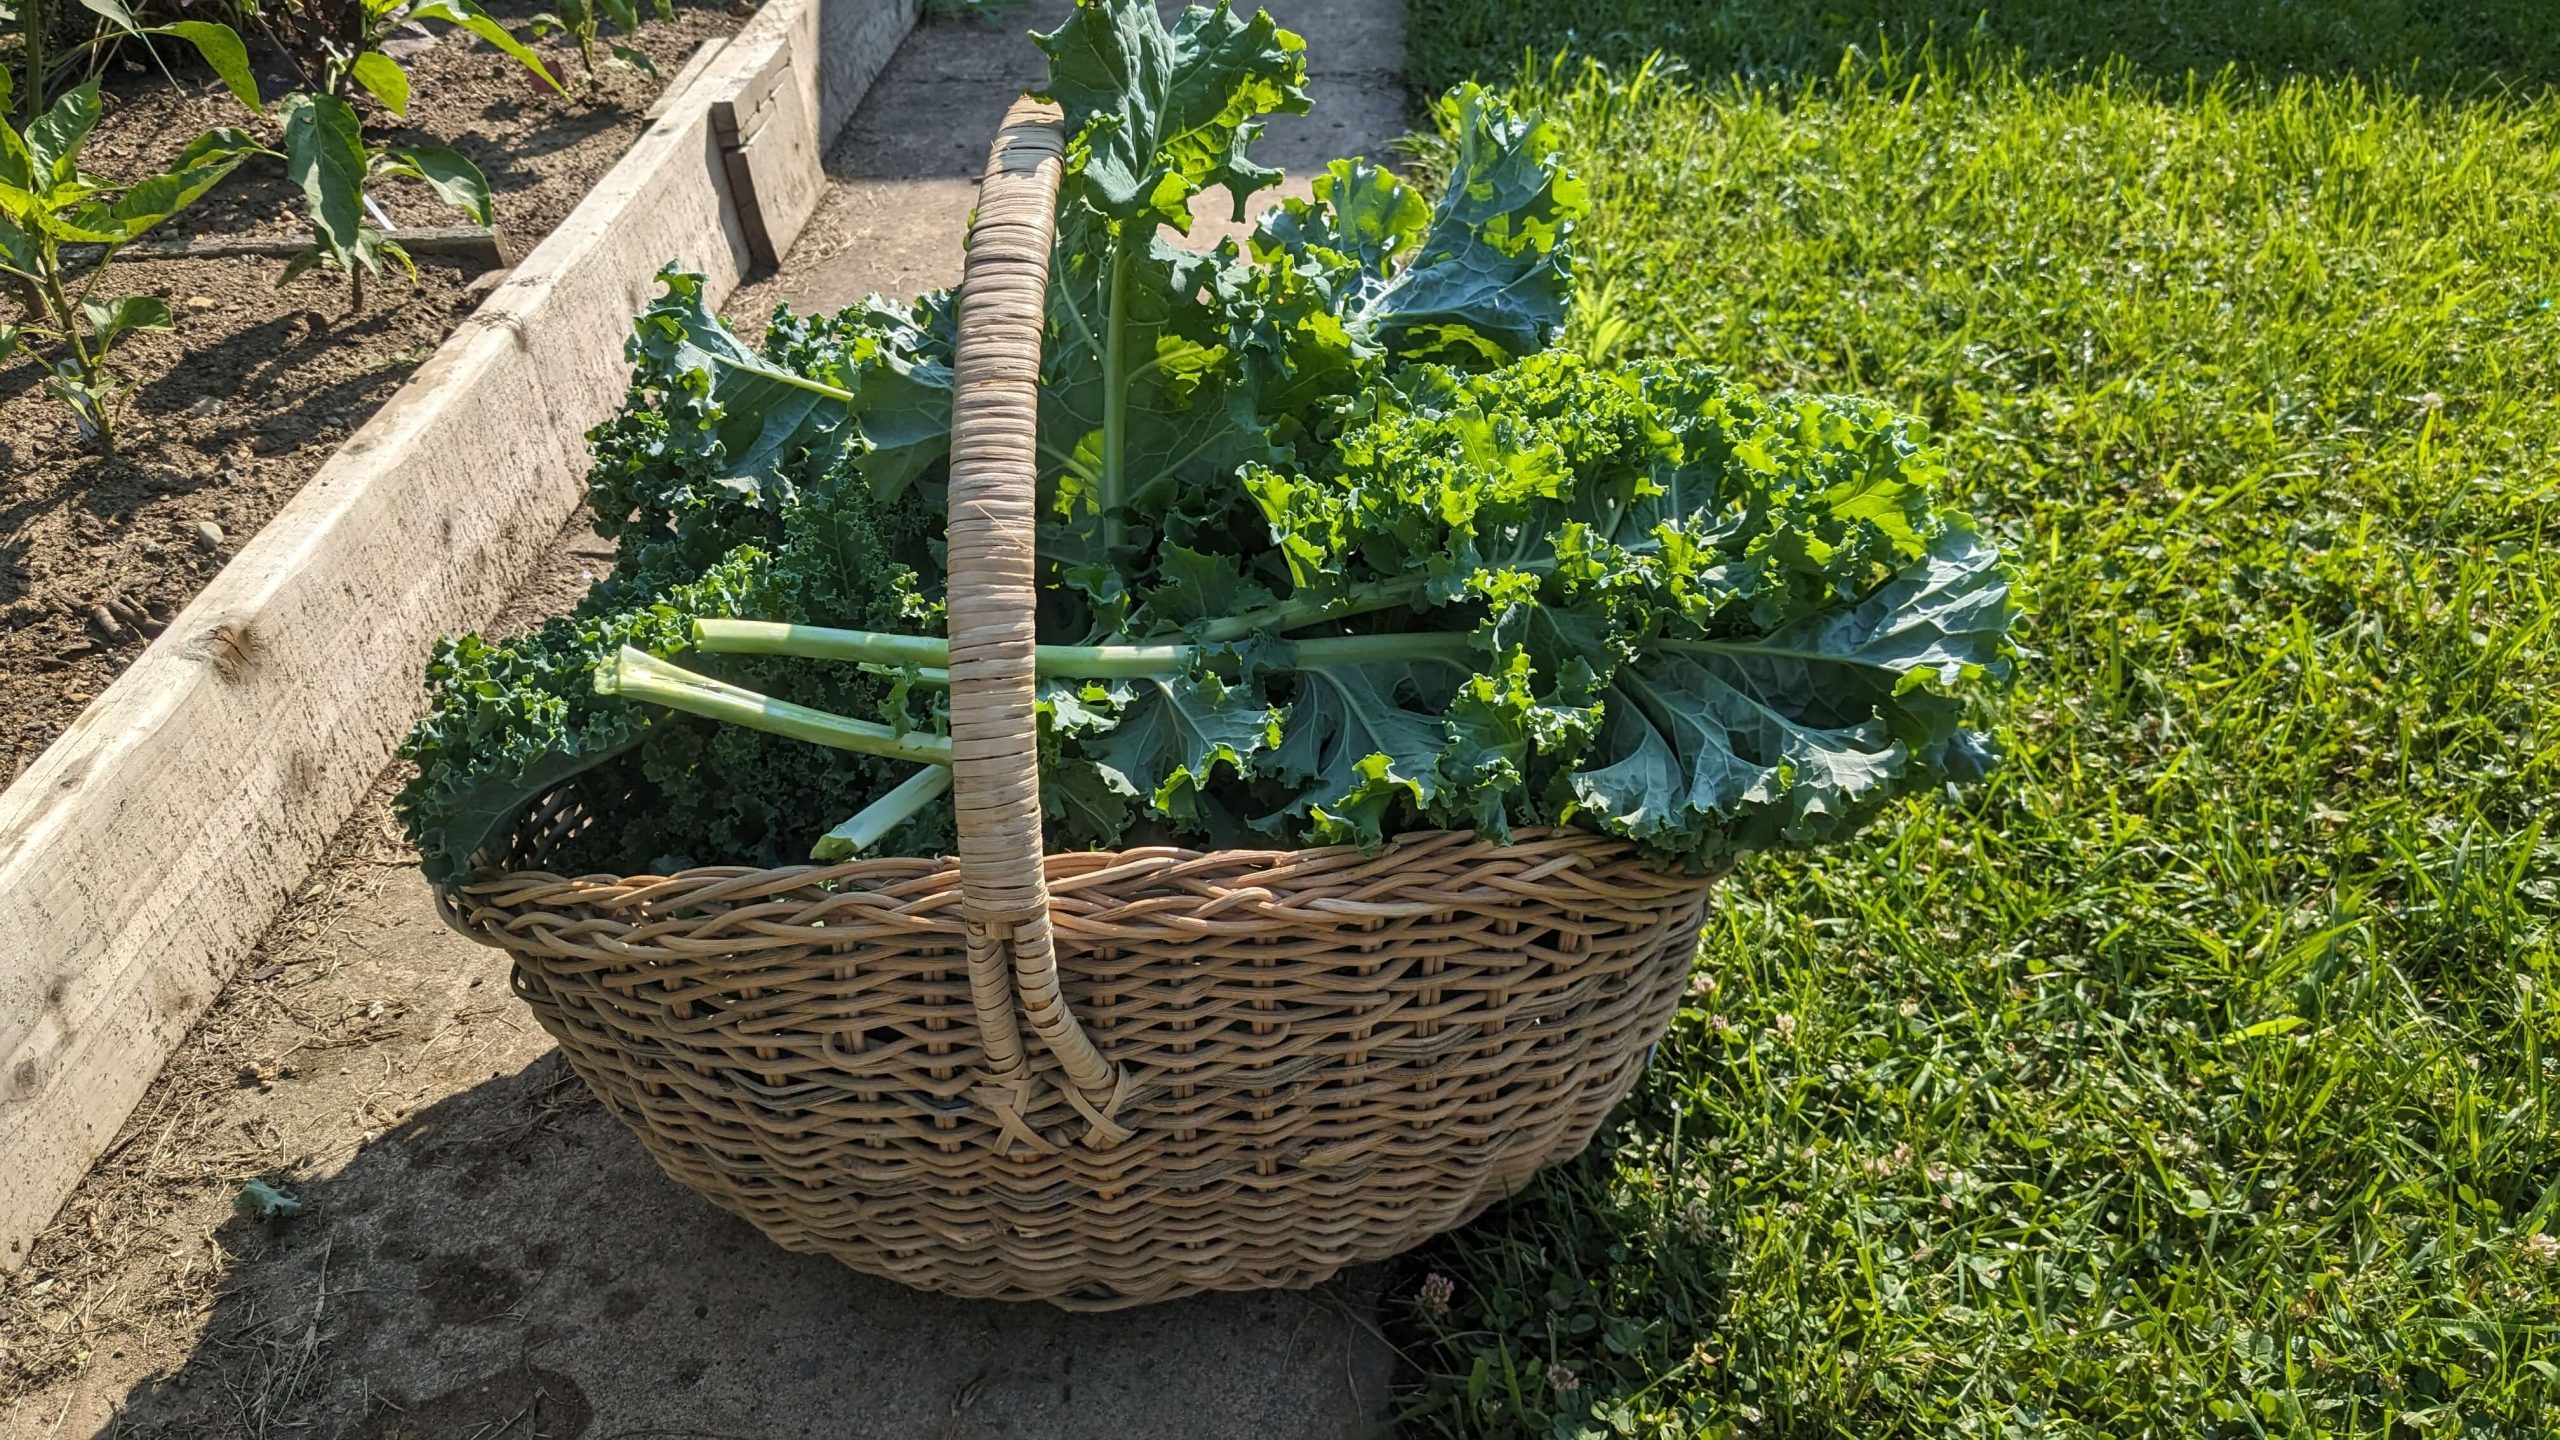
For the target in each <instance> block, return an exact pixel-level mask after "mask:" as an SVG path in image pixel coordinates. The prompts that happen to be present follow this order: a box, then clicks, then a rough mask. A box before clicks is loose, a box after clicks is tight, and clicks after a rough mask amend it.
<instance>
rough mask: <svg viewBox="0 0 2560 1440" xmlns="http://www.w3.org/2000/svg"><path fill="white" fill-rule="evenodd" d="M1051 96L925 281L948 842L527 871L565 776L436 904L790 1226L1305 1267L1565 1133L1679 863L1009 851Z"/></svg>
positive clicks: (849, 1234)
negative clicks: (960, 260)
mask: <svg viewBox="0 0 2560 1440" xmlns="http://www.w3.org/2000/svg"><path fill="white" fill-rule="evenodd" d="M1052 113H1053V112H1049V111H1047V110H1044V109H1042V108H1041V107H1036V106H1031V105H1028V104H1026V105H1022V106H1017V107H1016V109H1015V112H1014V113H1013V114H1012V115H1010V116H1009V117H1007V124H1006V127H1005V129H1004V132H1003V134H1002V135H1001V137H1000V138H999V139H998V141H997V145H996V149H995V153H994V155H993V157H992V158H991V160H990V161H989V164H988V168H987V175H986V183H985V188H984V189H983V190H982V192H981V195H980V202H979V211H978V218H977V221H976V223H975V224H974V225H973V226H972V228H971V232H970V251H969V258H968V265H967V270H966V275H965V278H964V280H963V282H962V290H961V294H962V306H961V318H960V348H959V357H958V396H957V399H956V401H955V405H954V416H953V424H952V466H951V491H950V493H951V514H950V549H949V555H950V575H951V585H950V600H949V606H950V629H951V731H952V746H953V755H954V763H953V767H952V768H953V799H954V804H955V805H956V806H957V807H958V809H957V819H958V826H959V836H960V841H959V847H958V848H959V854H958V856H957V857H956V858H954V859H950V860H897V859H892V860H869V861H859V862H855V863H852V864H845V865H835V866H828V867H815V866H799V867H790V868H784V869H775V870H749V869H740V868H708V869H698V870H688V871H685V872H683V873H682V874H678V875H674V876H667V877H659V876H642V877H631V878H617V877H609V876H586V877H565V876H560V875H554V874H550V873H546V872H544V871H542V870H541V869H540V868H539V866H540V865H541V864H542V862H543V858H544V856H545V855H546V854H548V853H549V851H550V850H551V849H552V848H553V847H554V845H555V844H556V843H557V841H558V840H559V839H560V838H561V837H562V836H565V835H567V834H570V833H572V832H573V831H574V830H575V829H576V828H577V827H578V826H580V825H581V824H583V823H584V817H585V809H584V806H583V803H582V802H581V800H580V799H579V798H578V796H577V795H576V794H575V793H574V791H567V792H562V793H559V794H555V795H553V796H552V797H550V798H549V799H548V800H546V801H545V802H544V803H543V805H541V806H540V807H539V808H538V809H537V810H536V812H535V813H534V814H533V815H531V816H529V817H528V819H527V821H526V823H525V824H524V825H523V826H522V827H521V828H520V830H519V832H518V835H517V837H516V840H515V844H514V847H513V850H512V852H511V854H510V855H509V856H508V857H507V862H506V866H505V868H502V869H498V870H491V871H483V872H481V873H480V874H479V875H478V876H476V877H475V878H474V879H473V880H471V881H470V882H469V883H467V884H464V885H461V886H458V887H455V888H453V889H450V890H447V891H444V892H442V893H441V894H440V895H439V897H438V900H439V906H440V908H441V909H442V910H443V912H444V914H445V915H446V917H447V918H448V919H449V920H450V921H451V922H452V923H453V924H454V925H456V926H457V927H458V928H460V929H461V930H462V931H463V932H464V933H465V934H467V935H470V936H472V937H473V938H474V939H477V940H480V941H483V942H485V943H488V944H491V945H496V946H500V947H503V948H504V949H506V950H507V951H508V952H509V953H510V954H512V955H513V957H514V959H515V988H516V991H517V993H518V994H520V995H521V996H523V997H524V999H525V1001H526V1003H528V1004H529V1005H531V1006H532V1007H533V1010H534V1013H535V1014H536V1015H537V1016H538V1017H540V1019H541V1021H542V1025H543V1027H544V1028H545V1029H546V1030H548V1031H550V1032H551V1034H552V1035H553V1036H554V1037H555V1038H556V1039H558V1041H559V1042H560V1046H561V1049H562V1051H563V1052H564V1053H565V1054H566V1055H567V1057H568V1060H569V1063H570V1065H571V1066H572V1067H573V1068H574V1069H575V1070H576V1071H577V1073H578V1074H579V1075H580V1076H581V1077H583V1078H584V1079H585V1080H586V1082H587V1083H588V1085H590V1086H591V1087H593V1088H594V1090H595V1092H596V1094H597V1095H599V1096H600V1097H602V1099H603V1100H604V1102H605V1104H606V1106H607V1107H608V1108H610V1109H611V1110H612V1111H613V1112H614V1113H615V1114H616V1115H618V1116H620V1117H621V1118H622V1119H623V1120H624V1121H625V1122H626V1123H628V1124H629V1125H630V1126H631V1127H632V1128H633V1129H634V1130H635V1131H637V1132H638V1133H639V1136H640V1139H641V1141H642V1143H643V1144H644V1145H646V1146H647V1147H648V1149H649V1151H650V1153H651V1154H653V1155H655V1156H656V1157H657V1160H658V1163H659V1164H660V1165H662V1166H664V1167H665V1169H666V1171H667V1173H668V1174H670V1175H672V1176H674V1177H675V1178H676V1179H678V1180H680V1181H682V1182H683V1183H685V1184H687V1185H690V1186H692V1187H693V1188H695V1189H697V1190H699V1191H701V1192H702V1193H703V1194H705V1195H707V1196H709V1197H710V1198H711V1199H713V1200H714V1201H716V1202H717V1203H719V1204H720V1205H722V1206H724V1207H726V1208H727V1209H729V1210H731V1211H733V1212H735V1213H737V1214H739V1215H741V1216H743V1217H745V1218H746V1219H747V1220H749V1221H751V1222H752V1223H754V1224H755V1225H756V1227H757V1228H759V1229H761V1230H763V1231H764V1232H765V1233H766V1234H767V1235H770V1236H771V1237H773V1239H775V1240H776V1241H778V1242H780V1243H781V1244H783V1245H785V1246H787V1247H789V1248H791V1249H794V1250H804V1251H815V1252H820V1253H824V1254H829V1255H833V1256H835V1257H836V1258H838V1259H840V1260H842V1261H844V1262H845V1263H846V1264H848V1265H851V1266H853V1267H854V1268H856V1269H859V1270H864V1271H868V1272H870V1273H873V1274H877V1275H885V1276H889V1277H892V1278H894V1279H897V1280H901V1281H904V1282H906V1283H907V1284H910V1285H914V1286H918V1287H921V1288H926V1289H933V1290H943V1291H950V1292H953V1293H956V1294H961V1295H972V1296H995V1297H1006V1298H1015V1299H1028V1298H1037V1299H1043V1300H1049V1301H1052V1302H1055V1303H1057V1304H1059V1305H1062V1306H1067V1307H1070V1308H1090V1309H1100V1308H1108V1307H1113V1306H1119V1305H1129V1304H1137V1303H1142V1302H1146V1301H1153V1300H1162V1299H1168V1298H1171V1297H1174V1296H1178V1295H1186V1294H1191V1293H1194V1292H1197V1291H1202V1290H1228V1289H1253V1288H1263V1287H1273V1286H1299V1285H1310V1284H1314V1283H1316V1282H1317V1281H1320V1280H1322V1279H1324V1278H1325V1277H1327V1276H1329V1275H1332V1274H1333V1273H1335V1272H1336V1271H1338V1270H1340V1269H1342V1268H1343V1267H1345V1266H1348V1265H1353V1264H1357V1263H1360V1262H1363V1261H1368V1260H1374V1259H1379V1258H1382V1257H1384V1256H1387V1255H1391V1254H1394V1253H1396V1252H1398V1251H1400V1250H1403V1249H1406V1248H1408V1247H1410V1246H1412V1245H1414V1244H1416V1243H1418V1242H1419V1241H1421V1240H1422V1239H1424V1238H1425V1237H1427V1236H1430V1235H1432V1234H1435V1233H1437V1232H1439V1231H1441V1230H1445V1229H1448V1228H1450V1227H1452V1226H1455V1225H1458V1224H1460V1223H1462V1222H1464V1221H1465V1220H1467V1219H1468V1218H1469V1217H1470V1216H1472V1215H1474V1214H1475V1213H1476V1212H1477V1211H1479V1210H1481V1209H1482V1208H1483V1207H1484V1206H1485V1205H1487V1204H1488V1203H1490V1202H1492V1201H1494V1200H1496V1199H1499V1198H1501V1197H1503V1196H1505V1195H1508V1194H1510V1193H1512V1192H1514V1191H1516V1190H1517V1189H1519V1187H1520V1186H1521V1185H1522V1183H1523V1182H1525V1181H1526V1180H1527V1179H1528V1177H1529V1176H1530V1175H1531V1174H1532V1173H1533V1172H1535V1171H1536V1170H1538V1169H1539V1168H1540V1167H1542V1166H1545V1165H1548V1164H1551V1163H1554V1162H1555V1161H1558V1160H1561V1159H1564V1158H1567V1157H1569V1156H1571V1155H1573V1154H1575V1153H1576V1152H1578V1151H1579V1150H1581V1149H1582V1147H1583V1146H1584V1145H1586V1144H1587V1143H1589V1140H1590V1138H1591V1135H1592V1132H1593V1131H1594V1130H1595V1129H1596V1128H1597V1127H1598V1125H1599V1123H1600V1120H1601V1117H1602V1116H1603V1115H1604V1114H1606V1113H1607V1111H1608V1109H1609V1107H1610V1106H1611V1105H1613V1104H1615V1103H1616V1102H1617V1100H1618V1099H1619V1097H1620V1096H1622V1095H1623V1094H1624V1093H1625V1092H1626V1090H1627V1087H1628V1086H1629V1085H1630V1084H1632V1083H1633V1082H1634V1079H1635V1076H1636V1073H1637V1071H1638V1070H1639V1069H1640V1068H1641V1066H1642V1063H1643V1060H1644V1056H1645V1054H1646V1052H1647V1050H1648V1049H1649V1048H1650V1046H1651V1045H1652V1043H1653V1041H1654V1039H1655V1037H1656V1036H1657V1035H1658V1034H1659V1033H1660V1032H1661V1030H1662V1027H1663V1026H1664V1025H1665V1024H1666V1023H1668V1021H1669V1019H1670V1016H1671V1013H1672V1011H1673V1009H1674V1008H1675V1007H1676V1006H1677V1004H1678V1001H1679V996H1680V994H1681V991H1682V988H1683V986H1684V984H1685V982H1686V977H1687V974H1688V969H1689V962H1690V957H1691V954H1692V952H1693V951H1694V949H1695V947H1696V944H1697V936H1698V930H1699V926H1700V924H1701V923H1702V920H1703V914H1704V907H1705V903H1706V893H1707V885H1708V882H1707V881H1706V880H1703V879H1700V878H1697V877H1689V876H1676V875H1666V874H1663V873H1661V872H1659V871H1657V870H1654V869H1652V868H1650V867H1649V866H1647V865H1645V864H1644V863H1642V862H1641V861H1640V860H1639V859H1638V858H1637V856H1636V855H1635V853H1634V852H1633V851H1632V850H1631V849H1630V848H1629V847H1627V846H1625V845H1623V844H1621V843H1619V842H1616V841H1613V840H1609V839H1606V838H1603V837H1600V836H1596V835H1589V834H1583V833H1579V832H1569V831H1533V832H1525V833H1523V834H1521V835H1520V836H1518V837H1517V838H1516V842H1515V843H1513V844H1510V845H1507V846H1494V845H1489V844H1486V843H1484V842H1482V841H1479V840H1477V839H1475V838H1473V837H1472V836H1467V835H1457V834H1429V835H1415V836H1408V837H1405V838H1404V839H1402V840H1399V841H1397V842H1395V843H1393V844H1391V845H1389V846H1388V847H1386V848H1385V849H1383V850H1381V851H1378V852H1375V853H1363V852H1361V851H1358V850H1354V849H1347V848H1336V849H1322V850H1302V851H1244V850H1230V851H1220V852H1217V853H1214V854H1201V853H1198V852H1194V851H1188V850H1177V849H1147V850H1129V851H1119V852H1113V853H1100V854H1065V855H1043V854H1042V853H1041V845H1040V828H1041V827H1040V800H1039V790H1038V779H1039V777H1038V764H1037V756H1036V753H1035V750H1034V746H1033V736H1032V706H1031V696H1032V632H1031V623H1030V616H1031V614H1032V593H1033V568H1032V552H1031V533H1032V512H1033V499H1032V488H1033V487H1032V477H1033V463H1034V462H1033V441H1032V421H1033V413H1034V407H1035V404H1036V385H1037V381H1038V374H1039V341H1040V333H1041V324H1042V304H1043V295H1044V290H1045V284H1046V272H1047V267H1048V260H1049V250H1050V241H1051V235H1052V226H1053V223H1054V220H1053V211H1054V206H1055V199H1056V190H1057V184H1058V166H1059V148H1060V146H1059V138H1058V133H1057V127H1056V122H1055V120H1054V119H1053V118H1052ZM1062 960H1063V963H1061V961H1062ZM1026 1030H1027V1031H1028V1032H1029V1035H1028V1037H1027V1038H1026V1036H1025V1034H1024V1032H1025V1031H1026Z"/></svg>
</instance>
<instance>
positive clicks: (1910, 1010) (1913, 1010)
mask: <svg viewBox="0 0 2560 1440" xmlns="http://www.w3.org/2000/svg"><path fill="white" fill-rule="evenodd" d="M1919 1014H1920V1002H1919V1001H1917V1000H1905V1001H1903V1002H1902V1018H1903V1019H1905V1020H1912V1019H1917V1018H1918V1017H1919Z"/></svg>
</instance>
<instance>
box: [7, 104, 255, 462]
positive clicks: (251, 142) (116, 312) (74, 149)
mask: <svg viewBox="0 0 2560 1440" xmlns="http://www.w3.org/2000/svg"><path fill="white" fill-rule="evenodd" d="M9 90H10V82H9V78H8V76H7V75H6V73H5V72H0V110H5V109H6V108H7V107H6V101H7V98H8V95H9ZM98 114H99V98H98V82H97V81H96V79H94V78H92V79H90V80H87V81H85V82H83V83H82V84H80V85H79V86H78V87H76V88H74V89H73V90H71V91H70V92H69V93H67V94H65V95H63V96H61V97H60V98H59V99H57V100H55V101H54V103H53V104H52V105H51V106H50V107H48V108H47V109H46V110H44V112H43V113H41V114H40V115H38V116H37V117H36V118H35V119H34V121H33V122H32V123H30V124H28V125H27V126H26V127H25V128H24V129H23V130H21V129H20V128H18V127H17V126H15V125H11V124H7V123H5V122H0V274H5V276H6V278H7V280H8V282H9V285H10V287H11V288H13V289H15V290H16V291H17V292H18V295H19V299H20V301H21V303H22V305H23V307H24V309H25V313H26V316H27V318H26V319H24V320H23V321H21V322H20V323H17V324H13V325H8V326H0V361H6V360H7V359H8V358H10V357H11V356H13V355H15V354H16V353H17V352H19V351H21V350H25V351H27V352H29V353H30V354H32V355H33V356H35V357H36V359H37V361H38V362H39V363H40V364H42V365H43V366H44V367H45V376H44V386H45V389H46V390H48V391H50V392H51V393H52V394H53V395H54V396H56V397H57V398H59V399H60V400H61V401H62V402H63V403H64V404H65V405H68V406H69V407H70V408H71V411H72V414H73V415H74V416H76V417H77V418H78V420H79V422H80V426H81V429H82V430H83V432H84V433H86V434H88V435H89V436H91V437H92V438H94V439H96V440H97V441H98V442H99V443H100V444H101V445H102V446H104V447H106V448H108V449H112V448H114V444H115V421H114V413H113V408H112V403H111V402H112V401H113V400H114V398H115V395H116V393H117V392H118V391H119V390H120V389H122V388H123V385H124V380H123V377H122V375H121V374H120V373H119V372H118V371H117V370H116V368H115V366H114V364H113V360H114V356H115V352H116V349H117V347H118V346H119V345H120V344H122V342H123V341H125V340H126V339H127V338H128V337H130V336H133V335H136V334H139V333H142V332H144V331H150V330H167V329H170V328H171V327H172V325H173V324H174V319H173V317H172V316H171V314H170V312H169V307H168V304H167V303H166V302H165V301H163V300H161V299H160V298H158V297H157V296H152V295H138V294H134V295H117V294H113V293H112V292H111V290H110V288H109V287H108V285H107V283H106V282H107V280H108V279H109V277H110V276H111V274H112V273H113V263H114V260H115V258H116V253H117V251H118V250H119V249H121V248H122V247H123V246H125V245H127V244H130V243H131V242H133V241H134V240H136V239H138V238H140V237H141V236H142V235H143V234H145V233H147V232H148V231H150V230H151V229H152V228H153V227H154V226H156V225H159V224H160V223H161V222H162V221H165V220H167V219H168V218H169V217H171V216H173V215H175V214H177V213H178V212H179V211H181V210H184V209H185V208H186V207H187V206H189V205H192V204H194V203H195V202H196V201H197V200H198V199H200V198H202V196H203V195H204V193H205V192H206V191H208V190H210V189H212V188H213V187H214V185H215V184H217V183H218V182H220V181H221V180H222V178H223V177H224V176H226V175H229V174H230V173H231V172H232V170H234V169H235V168H237V167H238V166H239V164H240V162H241V161H242V160H244V159H246V158H248V157H249V156H251V155H254V154H258V153H260V146H259V145H258V143H257V141H256V140H255V139H254V138H252V137H251V136H249V135H248V134H246V133H245V132H243V131H240V130H235V129H229V128H220V129H213V130H208V131H206V132H205V133H203V134H201V135H199V136H197V137H196V138H195V139H193V140H191V141H189V142H188V143H187V145H186V146H185V148H184V149H182V150H180V151H179V153H178V156H177V159H176V160H175V161H173V162H172V163H171V164H170V166H169V168H168V169H166V170H163V171H161V172H159V173H158V174H154V175H149V176H146V177H144V178H142V179H140V180H136V181H132V182H129V183H121V184H120V183H117V182H115V181H111V180H107V179H104V178H102V177H100V176H97V175H94V174H91V173H90V172H88V171H86V170H84V169H82V168H81V165H80V154H81V150H82V147H83V146H84V145H85V144H86V142H87V141H88V138H89V135H90V132H91V131H92V130H93V129H94V128H95V127H96V125H97V123H98ZM65 246H96V247H99V249H98V250H97V252H95V255H94V258H90V259H88V260H86V261H85V269H84V268H83V264H82V262H75V261H72V260H68V259H66V257H65V255H64V247H65ZM75 272H79V273H75Z"/></svg>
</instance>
